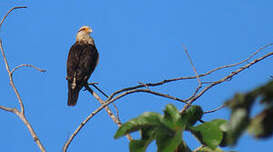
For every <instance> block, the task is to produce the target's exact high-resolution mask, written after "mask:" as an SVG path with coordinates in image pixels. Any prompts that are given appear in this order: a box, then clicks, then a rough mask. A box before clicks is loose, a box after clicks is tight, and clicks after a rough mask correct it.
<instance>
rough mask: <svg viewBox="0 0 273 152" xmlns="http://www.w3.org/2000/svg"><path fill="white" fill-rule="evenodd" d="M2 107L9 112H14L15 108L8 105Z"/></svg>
mask: <svg viewBox="0 0 273 152" xmlns="http://www.w3.org/2000/svg"><path fill="white" fill-rule="evenodd" d="M0 109H2V110H5V111H8V112H14V109H15V108H8V107H5V106H0Z"/></svg>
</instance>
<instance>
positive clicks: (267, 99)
mask: <svg viewBox="0 0 273 152" xmlns="http://www.w3.org/2000/svg"><path fill="white" fill-rule="evenodd" d="M256 92H258V93H257V94H260V95H261V96H262V99H261V103H273V81H271V82H269V83H267V84H266V85H264V86H262V87H260V88H258V89H257V91H256Z"/></svg>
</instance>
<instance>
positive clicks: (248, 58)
mask: <svg viewBox="0 0 273 152" xmlns="http://www.w3.org/2000/svg"><path fill="white" fill-rule="evenodd" d="M271 46H273V43H269V44H267V45H265V46H263V47H261V48H259V49H258V50H256V51H255V52H254V53H252V54H251V55H250V56H249V57H247V58H246V59H244V60H242V61H240V62H238V63H234V64H230V65H225V66H221V67H217V68H215V69H212V70H210V71H208V72H206V73H204V74H200V75H198V76H199V78H200V77H204V76H207V75H210V74H212V73H214V72H216V71H218V70H222V69H226V68H230V67H235V66H237V65H240V64H242V63H245V62H247V61H248V60H250V59H251V58H252V57H254V56H255V55H256V54H257V53H259V52H260V51H262V50H263V49H266V48H269V47H271ZM196 78H197V76H188V77H179V78H173V79H167V80H163V81H160V82H155V83H145V85H144V84H140V85H136V86H133V87H128V88H124V89H120V90H118V91H116V92H114V93H112V94H111V95H110V97H109V99H112V98H113V97H114V96H116V95H117V94H120V93H122V92H125V91H129V90H134V89H138V88H143V87H147V86H149V87H155V86H159V85H163V84H166V83H170V82H174V81H179V80H188V79H196Z"/></svg>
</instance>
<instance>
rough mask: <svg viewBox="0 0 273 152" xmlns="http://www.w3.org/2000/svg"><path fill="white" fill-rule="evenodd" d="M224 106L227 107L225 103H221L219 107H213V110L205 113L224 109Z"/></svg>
mask: <svg viewBox="0 0 273 152" xmlns="http://www.w3.org/2000/svg"><path fill="white" fill-rule="evenodd" d="M224 107H226V105H225V104H223V105H221V106H219V107H217V108H215V109H213V110H210V111H205V112H204V114H207V113H213V112H216V111H218V110H221V109H223V108H224Z"/></svg>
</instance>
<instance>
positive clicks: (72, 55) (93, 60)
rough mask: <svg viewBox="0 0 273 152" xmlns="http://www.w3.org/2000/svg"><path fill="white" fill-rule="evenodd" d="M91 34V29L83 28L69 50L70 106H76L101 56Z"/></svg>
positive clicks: (68, 79)
mask: <svg viewBox="0 0 273 152" xmlns="http://www.w3.org/2000/svg"><path fill="white" fill-rule="evenodd" d="M90 33H92V29H91V28H90V27H88V26H83V27H81V28H80V30H79V31H78V33H77V36H76V42H75V43H74V44H73V45H72V47H71V48H70V50H69V54H68V59H67V77H66V79H67V81H68V102H67V104H68V106H74V105H76V103H77V100H78V96H79V92H80V90H81V89H82V87H83V86H85V85H86V84H87V81H88V79H89V77H90V76H91V74H92V72H93V71H94V69H95V67H96V66H97V63H98V59H99V54H98V51H97V49H96V46H95V43H94V40H93V38H92V37H91V36H90Z"/></svg>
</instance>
